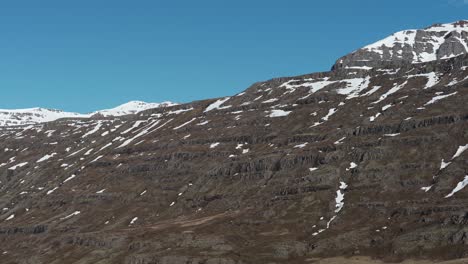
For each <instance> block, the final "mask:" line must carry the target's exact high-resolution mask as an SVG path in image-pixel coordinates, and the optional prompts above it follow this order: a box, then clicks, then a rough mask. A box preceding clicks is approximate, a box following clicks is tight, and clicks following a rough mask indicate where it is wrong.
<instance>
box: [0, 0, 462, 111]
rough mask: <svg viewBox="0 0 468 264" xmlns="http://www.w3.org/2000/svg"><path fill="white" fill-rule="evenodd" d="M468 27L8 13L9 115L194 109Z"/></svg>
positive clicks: (106, 7)
mask: <svg viewBox="0 0 468 264" xmlns="http://www.w3.org/2000/svg"><path fill="white" fill-rule="evenodd" d="M460 19H468V0H411V1H410V0H392V1H383V0H382V1H380V0H334V1H333V0H328V1H312V0H288V1H286V0H282V1H278V0H236V1H221V0H197V1H195V0H171V1H159V0H132V1H130V0H125V1H121V0H79V1H64V0H40V1H37V0H15V1H2V2H1V3H0V34H1V41H0V108H26V107H34V106H41V107H49V108H58V109H64V110H67V111H78V112H89V111H93V110H96V109H102V108H109V107H113V106H116V105H118V104H121V103H124V102H126V101H129V100H144V101H152V102H159V101H163V100H170V101H175V102H189V101H192V100H197V99H206V98H213V97H219V96H224V95H232V94H235V93H237V92H240V91H242V90H244V89H245V88H247V87H248V86H249V85H250V84H252V83H253V82H256V81H262V80H266V79H270V78H273V77H280V76H292V75H299V74H304V73H310V72H316V71H326V70H329V68H330V67H331V65H332V64H333V63H334V61H335V60H336V59H337V58H338V57H340V56H342V55H344V54H346V53H348V52H350V51H353V50H355V49H357V48H359V47H361V46H363V45H365V44H368V43H371V42H374V41H377V40H379V39H381V38H383V37H385V36H387V35H389V34H391V33H393V32H395V31H399V30H402V29H408V28H420V27H425V26H429V25H431V24H432V23H435V22H452V21H456V20H460Z"/></svg>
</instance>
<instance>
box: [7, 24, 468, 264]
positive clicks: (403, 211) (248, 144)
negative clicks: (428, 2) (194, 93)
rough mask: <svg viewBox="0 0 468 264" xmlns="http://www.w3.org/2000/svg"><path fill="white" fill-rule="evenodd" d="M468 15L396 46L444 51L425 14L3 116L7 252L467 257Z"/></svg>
mask: <svg viewBox="0 0 468 264" xmlns="http://www.w3.org/2000/svg"><path fill="white" fill-rule="evenodd" d="M451 25H453V27H454V28H456V30H454V31H450V33H440V34H439V33H434V34H435V35H434V36H443V37H444V39H445V41H444V42H443V43H442V44H441V45H440V47H439V48H437V49H436V50H437V51H436V53H437V55H436V58H435V59H430V60H427V61H426V60H425V61H422V62H418V63H415V61H414V60H415V57H411V56H410V55H405V56H401V57H400V56H397V55H398V54H399V50H403V51H402V54H407V53H408V54H413V51H414V47H416V46H417V47H419V46H421V45H422V47H421V49H419V48H417V50H416V51H414V52H415V53H416V55H414V54H413V56H416V57H417V56H418V55H421V54H424V52H425V51H427V52H429V47H430V46H431V45H434V44H431V43H432V42H427V44H422V43H421V42H424V41H425V40H427V39H428V38H431V39H433V38H435V37H434V36H433V35H431V36H432V37H429V35H425V34H426V33H420V32H426V31H428V32H429V31H430V30H428V29H426V30H423V31H419V30H418V31H415V32H416V33H415V39H418V41H416V42H415V44H414V45H413V46H409V45H406V44H404V45H403V44H401V43H399V44H397V45H396V46H394V47H393V48H392V50H394V53H392V54H390V52H389V51H388V50H387V46H386V45H385V46H383V45H377V46H376V47H378V48H380V49H381V50H383V51H382V54H380V51H375V50H372V49H369V48H364V49H362V50H360V51H357V52H355V53H353V54H350V55H348V56H345V57H343V59H341V60H342V61H341V60H339V61H341V62H339V63H338V65H335V67H334V68H333V70H332V71H330V72H322V73H313V74H308V75H303V76H296V77H288V78H277V79H273V80H269V81H265V82H259V83H256V84H254V85H252V86H251V87H249V88H248V89H247V90H245V91H244V92H242V93H239V94H237V95H234V96H229V97H224V98H217V99H210V100H202V101H197V102H192V103H188V104H181V105H177V106H168V107H161V108H156V109H151V110H147V111H143V112H140V113H138V114H134V115H128V116H122V117H107V118H103V117H102V118H92V119H81V120H74V119H73V118H71V119H62V120H57V121H54V122H49V123H44V124H34V125H29V126H8V127H3V128H0V149H1V150H0V181H1V184H0V210H1V211H0V254H1V263H127V264H149V263H175V264H177V263H193V264H195V263H200V264H201V263H206V264H216V263H220V264H221V263H222V264H230V263H314V262H315V261H317V260H318V259H322V258H327V257H335V256H344V257H349V256H353V255H363V256H370V257H372V258H379V259H382V260H384V261H401V260H404V259H434V260H448V259H457V258H463V257H467V254H468V253H467V252H468V251H467V249H468V246H467V244H468V188H467V189H464V187H465V185H467V184H468V159H467V158H468V105H467V101H468V55H466V53H467V49H464V50H462V49H461V47H460V46H459V45H458V44H453V43H455V42H452V41H451V40H450V43H452V44H444V43H448V42H447V41H448V39H455V38H460V37H463V38H464V39H465V40H466V36H467V32H466V29H467V28H466V26H464V25H466V22H464V21H461V22H458V23H454V24H451ZM462 26H463V27H462ZM444 27H446V26H444ZM432 28H434V27H432ZM429 29H430V28H429ZM462 29H463V30H462ZM430 32H432V31H430ZM447 32H448V31H447ZM454 32H455V33H456V34H458V35H457V36H455V35H456V34H455V33H454ZM427 34H432V33H427ZM446 34H452V35H451V36H448V35H446ZM420 38H421V40H419V39H420ZM399 39H400V38H399ZM438 43H439V42H438ZM457 43H461V42H457ZM464 43H466V41H465V42H464ZM406 50H408V51H406ZM409 50H412V51H411V52H409ZM459 51H461V53H460V54H459ZM431 52H432V53H434V47H432V51H431ZM450 54H451V55H450ZM452 55H453V56H452ZM455 55H457V56H455ZM388 56H389V57H388ZM446 57H447V58H446ZM364 60H365V61H366V63H365V64H360V62H359V61H364ZM387 61H392V62H393V61H394V62H395V63H387ZM347 66H349V67H347Z"/></svg>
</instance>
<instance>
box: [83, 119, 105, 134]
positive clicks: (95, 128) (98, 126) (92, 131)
mask: <svg viewBox="0 0 468 264" xmlns="http://www.w3.org/2000/svg"><path fill="white" fill-rule="evenodd" d="M101 126H102V122H101V121H98V122H97V124H96V126H95V127H94V128H93V129H91V130H90V131H88V132H87V133H85V134H84V135H83V136H81V138H85V137H87V136H90V135H92V134H94V133H96V132H98V131H99V129H101Z"/></svg>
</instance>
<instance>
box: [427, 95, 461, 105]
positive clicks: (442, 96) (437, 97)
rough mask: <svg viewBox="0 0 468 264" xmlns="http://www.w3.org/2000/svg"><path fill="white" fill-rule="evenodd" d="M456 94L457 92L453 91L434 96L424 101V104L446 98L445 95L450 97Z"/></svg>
mask: <svg viewBox="0 0 468 264" xmlns="http://www.w3.org/2000/svg"><path fill="white" fill-rule="evenodd" d="M456 94H457V92H453V93H450V94H444V95H438V96H434V97H433V98H432V99H431V100H430V101H429V102H427V103H425V104H424V106H426V105H430V104H433V103H435V102H437V101H439V100H442V99H444V98H447V97H450V96H452V95H456Z"/></svg>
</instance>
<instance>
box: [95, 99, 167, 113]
mask: <svg viewBox="0 0 468 264" xmlns="http://www.w3.org/2000/svg"><path fill="white" fill-rule="evenodd" d="M173 105H176V104H175V103H172V102H162V103H146V102H142V101H130V102H128V103H125V104H122V105H119V106H117V107H115V108H111V109H105V110H100V111H96V112H93V113H92V115H95V114H99V115H103V116H123V115H130V114H136V113H139V112H141V111H144V110H148V109H152V108H159V107H165V106H173Z"/></svg>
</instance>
